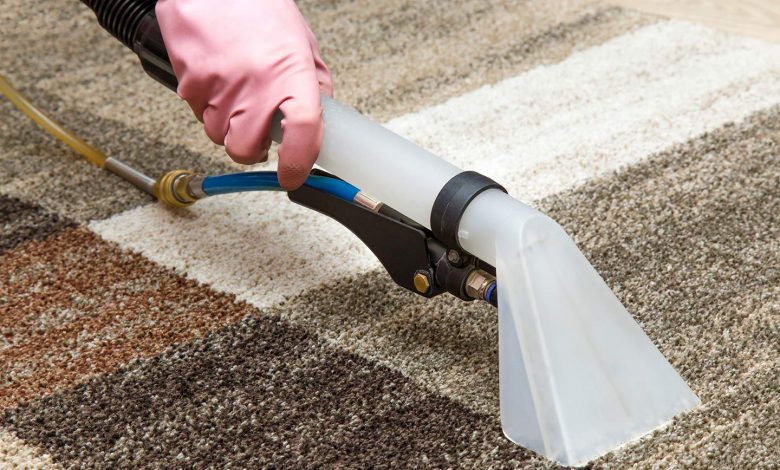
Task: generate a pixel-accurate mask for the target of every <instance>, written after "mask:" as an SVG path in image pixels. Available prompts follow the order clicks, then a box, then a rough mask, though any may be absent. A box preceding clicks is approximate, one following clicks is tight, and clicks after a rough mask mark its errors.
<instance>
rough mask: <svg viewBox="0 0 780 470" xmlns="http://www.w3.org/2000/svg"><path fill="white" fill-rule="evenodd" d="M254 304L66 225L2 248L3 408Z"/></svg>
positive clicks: (198, 331) (201, 330) (186, 336)
mask: <svg viewBox="0 0 780 470" xmlns="http://www.w3.org/2000/svg"><path fill="white" fill-rule="evenodd" d="M254 312H256V310H255V309H253V308H251V307H248V306H246V305H244V304H241V303H236V302H235V301H234V299H233V297H232V296H229V295H224V294H216V293H214V292H213V291H211V290H210V289H208V288H207V287H205V286H200V285H197V284H196V283H195V282H193V281H189V280H185V279H184V278H182V277H180V276H178V275H176V274H174V273H173V272H171V271H170V270H167V269H163V268H160V267H158V266H156V265H154V264H153V263H151V262H149V261H147V260H145V259H143V258H142V257H140V256H138V255H135V254H129V253H125V252H122V251H120V250H119V249H118V248H117V247H116V246H115V245H113V244H108V243H106V242H104V241H102V240H100V239H99V238H98V237H97V236H95V235H94V234H92V233H91V232H89V231H87V230H86V229H83V228H70V229H67V230H65V231H63V232H61V233H58V234H55V235H52V236H51V237H49V238H47V239H43V240H41V241H32V242H27V243H24V244H21V245H18V246H17V247H16V248H14V249H12V250H9V251H6V252H5V253H4V254H2V255H0V332H2V335H3V343H2V348H0V364H4V366H3V370H2V372H0V409H2V408H6V407H9V406H14V405H16V404H18V403H19V402H22V401H25V400H29V399H31V398H34V397H37V396H41V395H45V394H49V393H52V392H53V391H55V390H57V389H60V388H64V387H68V386H71V385H73V384H74V383H76V382H79V381H81V380H83V379H85V378H86V377H88V376H90V375H94V374H101V373H105V372H109V371H112V370H115V369H116V368H117V367H119V366H121V365H123V364H126V363H127V362H128V361H130V360H131V359H135V358H138V357H149V356H151V355H154V354H156V353H159V352H161V351H163V350H165V349H166V348H167V347H169V346H170V345H172V344H176V343H182V342H186V341H188V340H190V339H192V338H193V337H195V336H200V335H203V334H205V333H206V332H207V331H209V330H211V329H214V328H218V327H219V326H221V325H224V324H226V323H230V322H235V321H236V320H238V319H239V318H241V317H242V316H244V315H248V314H250V313H254Z"/></svg>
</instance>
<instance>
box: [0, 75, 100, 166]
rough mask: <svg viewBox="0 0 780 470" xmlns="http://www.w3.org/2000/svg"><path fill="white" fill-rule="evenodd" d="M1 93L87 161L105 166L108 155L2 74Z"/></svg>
mask: <svg viewBox="0 0 780 470" xmlns="http://www.w3.org/2000/svg"><path fill="white" fill-rule="evenodd" d="M0 93H2V94H3V95H5V96H6V98H8V99H9V100H10V101H11V103H13V104H14V105H15V106H16V107H17V108H18V109H19V111H21V112H23V113H24V114H26V115H27V116H28V117H29V118H30V119H32V120H33V121H35V123H36V124H38V125H39V126H41V127H42V128H43V129H44V130H45V131H46V132H48V133H49V134H51V135H53V136H54V137H56V138H57V139H59V140H60V141H62V142H64V143H65V144H66V145H67V146H68V147H70V148H72V149H73V150H75V151H76V152H78V154H79V155H81V156H82V157H84V158H86V159H87V161H89V162H90V163H92V164H93V165H95V166H97V167H98V168H103V164H104V163H105V161H106V155H105V154H104V153H103V152H101V151H100V150H98V149H96V148H95V147H93V146H91V145H89V144H88V143H86V142H84V141H83V140H81V139H80V138H79V137H78V136H77V135H76V134H74V133H73V132H71V131H69V130H68V129H66V128H64V127H62V126H61V125H59V124H57V123H56V122H55V121H54V120H52V119H51V118H50V117H49V116H47V115H46V114H44V113H43V111H41V110H40V109H38V108H36V107H35V105H33V104H32V103H30V102H29V101H28V100H27V98H25V97H24V96H22V94H21V93H19V90H17V89H16V88H14V86H13V85H11V82H9V81H8V79H6V78H5V77H4V76H2V75H0Z"/></svg>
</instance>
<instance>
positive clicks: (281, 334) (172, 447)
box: [0, 0, 780, 468]
mask: <svg viewBox="0 0 780 470" xmlns="http://www.w3.org/2000/svg"><path fill="white" fill-rule="evenodd" d="M299 5H300V7H301V9H302V10H303V12H304V14H305V16H306V17H307V19H308V20H309V22H310V23H311V25H312V28H313V30H314V31H315V33H316V34H317V35H318V37H319V39H320V42H321V45H322V49H323V54H324V56H325V59H326V61H328V62H329V64H330V65H331V66H332V69H333V73H334V78H335V89H336V94H337V98H338V99H340V100H342V101H344V102H346V103H348V104H350V105H352V106H354V107H356V108H357V109H359V110H360V111H362V112H364V113H366V114H368V115H369V116H371V117H373V118H374V119H377V120H379V121H380V122H383V123H385V124H386V125H387V126H388V127H390V128H391V129H393V130H394V131H396V132H398V133H400V134H402V135H404V136H406V137H407V138H409V139H411V140H413V141H415V142H417V143H419V144H421V145H423V146H424V147H426V148H429V149H430V150H432V151H434V152H435V153H437V154H438V155H440V156H442V157H443V158H445V159H447V160H449V161H452V162H454V163H456V164H458V165H460V166H462V167H464V168H466V169H472V170H477V171H480V172H482V173H485V174H487V175H489V176H491V177H493V178H494V179H497V180H498V181H500V182H501V183H502V184H504V185H505V186H506V187H507V189H508V190H509V192H510V193H511V194H513V195H514V196H516V197H518V198H520V199H522V200H524V201H528V202H529V203H531V204H533V205H535V206H536V207H539V208H540V209H542V210H544V211H545V212H547V213H548V214H549V215H551V216H552V217H553V218H554V219H556V220H558V221H559V222H561V223H562V224H563V225H564V227H565V228H566V229H567V231H568V232H569V233H570V234H572V235H573V237H574V238H575V240H576V241H577V243H578V245H579V246H580V248H581V249H582V250H583V252H584V253H585V254H586V256H587V257H588V259H589V260H591V262H592V263H593V264H594V266H595V268H596V269H597V270H598V271H599V273H600V274H601V275H602V276H603V277H604V279H605V280H606V281H607V283H608V284H609V285H610V287H612V289H613V290H614V291H615V292H616V294H617V295H618V297H619V298H620V300H621V301H622V302H623V303H624V304H625V305H626V307H627V308H628V310H629V311H630V312H631V314H632V315H634V317H635V318H636V319H637V321H639V322H640V324H641V325H642V326H643V328H644V329H645V331H646V332H647V334H648V335H649V336H650V337H651V339H652V340H653V341H654V342H655V344H656V345H657V346H658V347H659V349H660V350H661V352H662V353H663V354H664V355H665V356H666V357H667V358H668V359H669V361H670V362H671V363H672V365H673V366H674V367H675V368H676V369H677V370H678V371H679V372H680V374H681V375H682V376H683V377H684V379H685V380H686V381H687V382H688V384H689V385H690V386H691V387H692V389H693V390H694V392H695V393H696V394H697V395H698V396H699V397H700V398H701V400H702V405H701V406H700V407H698V408H696V409H695V410H693V411H692V412H690V413H687V414H685V415H683V416H680V417H678V418H676V419H675V420H674V421H673V422H672V423H670V424H669V425H668V426H666V427H665V428H663V429H660V430H657V431H656V432H654V433H652V434H650V435H648V436H646V437H645V438H643V439H641V440H639V441H637V442H634V443H631V444H629V445H627V446H625V447H623V448H620V449H618V450H616V451H614V452H611V453H609V454H607V455H605V456H603V457H601V458H599V459H597V460H595V461H594V462H591V465H592V466H594V467H597V468H625V467H639V468H651V467H652V468H663V467H671V466H676V467H685V468H714V467H724V468H777V467H778V466H780V45H776V44H774V45H773V44H769V43H765V42H761V41H759V40H755V39H749V38H744V37H740V36H733V35H728V34H725V33H721V32H717V31H714V30H711V29H707V28H705V27H702V26H699V25H695V24H691V23H686V22H681V21H672V20H665V19H662V18H658V17H654V16H649V15H646V14H641V13H637V12H634V11H630V10H624V9H619V8H614V7H608V6H604V5H603V4H601V3H599V2H595V1H590V0H550V1H546V2H528V1H490V2H485V1H484V0H458V1H455V2H409V1H406V0H381V1H376V0H373V1H371V0H328V1H324V0H301V1H300V2H299ZM3 10H4V11H3V13H2V14H1V15H2V16H0V21H1V22H2V30H3V41H2V42H1V43H0V64H1V65H0V67H2V71H1V72H2V73H3V74H5V75H7V76H8V77H9V78H10V79H11V80H12V81H13V82H14V83H16V84H17V85H19V86H20V88H22V89H23V91H24V92H25V94H27V95H28V96H29V97H30V98H31V99H32V100H33V101H35V102H36V103H37V104H38V105H40V106H42V107H43V108H45V109H46V110H47V111H48V112H50V113H51V114H52V115H53V116H54V117H55V118H56V119H57V120H58V121H60V122H62V123H64V124H65V125H67V126H68V127H69V128H71V129H73V130H74V131H76V132H78V133H79V134H80V135H82V136H83V137H84V138H85V139H86V140H88V141H89V142H91V143H93V144H94V145H96V146H98V147H100V148H101V149H103V150H104V151H106V153H107V154H109V155H113V156H116V157H118V158H121V159H123V160H125V161H128V162H131V163H133V164H135V165H137V166H139V167H140V168H142V169H143V170H145V171H147V172H148V173H150V174H152V175H155V176H158V175H161V174H162V173H164V172H166V171H168V170H171V169H175V168H190V169H194V170H197V171H202V172H208V173H218V172H225V171H234V170H236V169H237V168H238V166H236V165H234V164H233V163H230V162H229V161H228V159H227V157H226V156H225V155H224V153H223V152H222V151H221V149H219V148H218V147H216V146H214V145H212V144H211V143H210V142H209V141H208V139H207V138H206V136H205V135H204V134H203V132H202V130H201V129H200V125H199V124H198V123H197V121H196V120H195V119H194V118H193V117H192V115H191V113H190V111H189V108H188V107H187V106H186V104H184V103H183V102H181V101H180V100H179V99H178V98H177V97H176V96H175V95H174V94H172V93H170V92H168V91H166V90H165V89H164V88H162V87H161V86H159V85H158V84H157V83H156V82H154V81H153V80H151V79H149V78H147V77H146V76H145V75H144V73H143V72H142V70H141V69H140V67H139V66H138V64H137V59H136V58H135V56H134V55H133V54H132V53H130V52H129V51H127V50H125V48H124V47H123V46H122V45H121V44H119V43H118V42H117V41H116V40H114V39H113V38H111V37H110V36H109V35H108V34H107V33H105V32H104V31H103V30H102V29H101V28H100V27H99V26H98V25H97V23H96V21H95V20H94V17H93V16H92V14H91V12H89V11H88V10H87V9H86V8H85V7H83V6H82V5H81V4H80V2H76V1H69V2H55V1H53V0H45V1H43V2H37V3H36V6H35V7H32V6H31V5H30V4H29V2H27V1H25V0H6V1H5V2H4V8H3ZM370 157H371V156H370V155H366V158H370ZM270 167H273V163H268V164H263V165H259V166H257V168H270ZM0 222H1V223H0V232H1V234H0V235H1V238H0V467H3V468H84V467H88V468H117V467H156V468H192V467H196V468H206V467H213V468H260V467H268V466H276V467H282V468H323V467H346V468H366V467H477V468H552V467H555V464H554V463H553V462H550V461H549V460H546V459H545V458H543V457H541V456H539V455H537V454H534V453H532V452H530V451H527V450H524V449H522V448H520V447H518V446H515V445H513V444H511V443H510V442H509V441H508V440H506V439H505V438H504V437H503V435H502V433H501V428H500V424H499V419H498V351H497V319H496V315H495V311H494V310H492V309H491V308H490V307H488V306H484V305H477V304H464V303H462V302H460V301H458V300H456V299H453V298H445V297H444V296H442V297H440V298H436V299H434V300H430V301H426V300H422V299H420V298H418V297H415V296H413V295H412V294H410V293H407V292H405V291H403V290H401V289H400V288H398V287H396V286H395V285H393V283H392V281H391V280H390V279H389V277H388V276H387V275H386V274H385V273H384V271H383V270H382V269H381V266H380V265H379V264H378V262H377V261H376V260H375V259H374V258H373V257H372V255H371V253H370V252H369V251H368V250H367V249H366V248H365V247H364V246H362V245H361V244H360V242H359V241H358V240H357V239H356V238H355V237H354V236H352V235H351V234H350V233H349V232H348V231H347V230H346V229H344V228H343V227H341V226H339V225H338V224H336V223H335V222H332V221H330V220H329V219H326V218H325V217H323V216H320V215H318V214H316V213H313V212H308V211H306V210H304V209H301V208H300V207H298V206H296V205H293V204H291V203H288V202H286V198H285V197H284V196H283V195H280V194H263V193H255V194H240V195H231V196H224V197H218V198H213V199H209V200H205V201H202V202H199V203H198V204H196V205H195V206H193V207H192V208H190V209H187V210H179V211H172V210H168V209H165V208H164V207H161V206H160V205H159V204H157V203H155V202H154V201H153V200H151V199H150V198H149V197H147V196H145V195H143V194H141V193H139V192H138V191H137V190H135V189H134V188H132V187H131V186H130V185H128V184H126V183H124V182H123V181H121V180H119V179H118V178H116V177H114V176H112V175H109V174H106V173H102V172H100V171H99V170H97V169H94V168H93V167H91V166H89V165H88V164H86V163H85V162H83V161H80V160H79V158H78V157H77V156H75V155H74V154H73V153H72V152H71V151H70V150H68V149H67V148H65V147H64V146H63V145H61V144H60V143H58V142H57V141H55V140H54V139H53V138H51V137H49V136H47V135H46V134H44V133H43V132H42V131H41V130H40V129H38V128H37V127H36V126H35V125H34V124H33V123H31V122H29V121H28V120H27V119H26V118H25V117H24V116H23V115H22V114H21V113H19V112H18V111H17V110H15V108H13V106H12V105H11V104H10V103H9V102H8V101H6V100H0Z"/></svg>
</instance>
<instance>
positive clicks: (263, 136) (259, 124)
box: [225, 103, 274, 165]
mask: <svg viewBox="0 0 780 470" xmlns="http://www.w3.org/2000/svg"><path fill="white" fill-rule="evenodd" d="M273 111H274V110H273V108H269V107H267V106H262V105H261V104H260V103H252V104H250V105H248V106H246V107H245V108H244V109H242V110H241V111H238V112H234V113H233V114H232V115H231V116H230V119H229V122H228V129H227V132H226V133H225V151H226V152H227V154H228V155H230V158H231V159H233V161H234V162H236V163H240V164H243V165H251V164H253V163H260V162H263V161H265V160H267V159H268V147H269V146H270V144H271V138H270V130H271V129H270V127H271V118H272V117H273Z"/></svg>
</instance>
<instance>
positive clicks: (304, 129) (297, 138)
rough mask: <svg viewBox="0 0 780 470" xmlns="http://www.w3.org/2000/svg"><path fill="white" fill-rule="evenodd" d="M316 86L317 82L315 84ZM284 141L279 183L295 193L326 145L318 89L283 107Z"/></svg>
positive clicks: (309, 88)
mask: <svg viewBox="0 0 780 470" xmlns="http://www.w3.org/2000/svg"><path fill="white" fill-rule="evenodd" d="M312 84H313V81H312ZM279 109H281V111H282V113H283V114H284V118H283V119H282V131H283V135H284V137H283V139H282V144H281V145H280V146H279V167H278V172H279V183H280V184H281V186H282V188H284V189H286V190H288V191H291V190H293V189H296V188H298V187H299V186H301V185H302V184H303V182H304V181H305V180H306V178H307V177H308V176H309V172H310V171H311V169H312V167H313V166H314V162H315V161H316V160H317V155H318V154H319V152H320V145H321V144H322V134H323V123H322V105H321V104H320V96H319V90H318V89H317V88H316V87H315V86H310V87H308V89H307V90H306V91H305V92H304V93H302V94H299V95H296V96H295V97H293V98H290V99H288V100H286V101H284V102H283V103H282V104H281V105H280V106H279Z"/></svg>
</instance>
